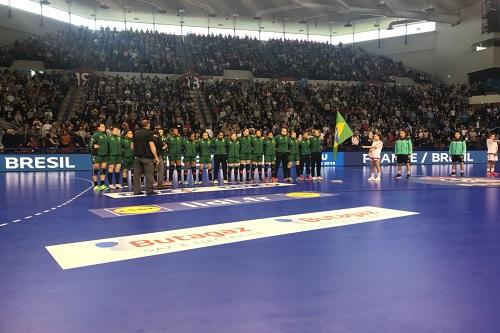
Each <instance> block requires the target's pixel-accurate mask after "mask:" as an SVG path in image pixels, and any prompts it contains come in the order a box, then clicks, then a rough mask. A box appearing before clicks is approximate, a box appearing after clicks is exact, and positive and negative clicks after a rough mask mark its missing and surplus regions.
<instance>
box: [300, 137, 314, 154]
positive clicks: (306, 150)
mask: <svg viewBox="0 0 500 333" xmlns="http://www.w3.org/2000/svg"><path fill="white" fill-rule="evenodd" d="M299 150H300V155H311V139H309V138H307V139H302V140H300V142H299Z"/></svg>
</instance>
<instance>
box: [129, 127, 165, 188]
mask: <svg viewBox="0 0 500 333" xmlns="http://www.w3.org/2000/svg"><path fill="white" fill-rule="evenodd" d="M141 127H142V129H140V130H139V131H137V132H136V133H135V135H134V141H133V143H132V148H133V149H134V155H135V161H134V178H133V186H134V195H139V194H143V193H142V192H141V177H142V175H143V174H144V177H145V178H146V195H152V194H156V192H154V191H153V183H154V177H153V175H154V169H155V164H158V163H160V160H159V159H158V154H157V152H156V146H155V138H154V134H153V132H152V131H151V130H150V127H151V124H150V122H149V120H143V121H141Z"/></svg>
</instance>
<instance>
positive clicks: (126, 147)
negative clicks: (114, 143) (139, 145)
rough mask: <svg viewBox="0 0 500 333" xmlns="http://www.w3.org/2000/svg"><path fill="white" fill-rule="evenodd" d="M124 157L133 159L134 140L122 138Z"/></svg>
mask: <svg viewBox="0 0 500 333" xmlns="http://www.w3.org/2000/svg"><path fill="white" fill-rule="evenodd" d="M121 141H122V156H123V157H133V156H134V151H133V150H132V140H130V139H129V138H127V137H123V138H122V140H121Z"/></svg>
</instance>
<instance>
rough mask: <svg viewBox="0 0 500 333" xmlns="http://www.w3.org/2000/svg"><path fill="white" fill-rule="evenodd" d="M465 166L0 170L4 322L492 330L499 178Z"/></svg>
mask: <svg viewBox="0 0 500 333" xmlns="http://www.w3.org/2000/svg"><path fill="white" fill-rule="evenodd" d="M466 168H467V169H466V176H465V178H463V179H462V178H460V177H456V179H451V180H450V179H449V178H448V177H447V174H448V172H449V167H448V166H419V167H413V171H414V176H413V177H411V178H410V179H409V180H406V179H402V180H394V179H393V178H392V177H393V175H394V174H395V172H394V171H395V170H394V169H393V168H391V167H383V172H384V173H383V175H382V181H381V182H379V183H374V182H368V181H367V178H368V177H369V169H368V168H363V167H357V168H356V167H353V168H327V169H325V170H324V175H325V179H324V180H323V181H322V182H314V183H312V182H302V183H295V184H293V185H288V184H281V183H280V184H277V185H264V184H257V185H245V186H234V187H229V186H224V187H222V188H213V189H214V190H213V191H211V190H196V191H192V190H182V189H176V190H166V191H163V192H162V193H161V194H160V195H157V196H149V197H145V196H142V197H131V196H129V195H126V194H123V193H119V192H110V193H109V194H108V195H106V194H104V193H94V191H93V190H92V189H91V187H92V183H91V182H89V180H88V179H89V177H90V172H75V173H71V172H69V173H57V172H55V173H42V172H40V173H7V174H6V173H3V174H0V191H1V193H2V194H1V195H0V207H1V208H0V225H1V226H0V267H1V273H0V295H1V297H0V309H1V312H0V332H6V333H9V332H72V333H77V332H174V333H177V332H249V333H254V332H472V331H474V332H498V329H499V327H500V221H499V214H498V203H499V199H500V197H499V195H498V189H499V186H500V178H486V177H485V176H484V173H485V169H486V167H485V166H484V165H468V166H467V167H466ZM440 176H442V177H441V178H440ZM183 188H185V187H183ZM197 188H201V189H205V188H207V187H200V186H198V187H197ZM187 228H189V229H187ZM184 229H187V230H184Z"/></svg>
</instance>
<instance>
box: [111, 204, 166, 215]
mask: <svg viewBox="0 0 500 333" xmlns="http://www.w3.org/2000/svg"><path fill="white" fill-rule="evenodd" d="M161 210H162V207H160V206H148V205H144V206H128V207H120V208H115V209H113V210H112V212H113V213H115V214H119V215H140V214H151V213H157V212H160V211H161Z"/></svg>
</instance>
